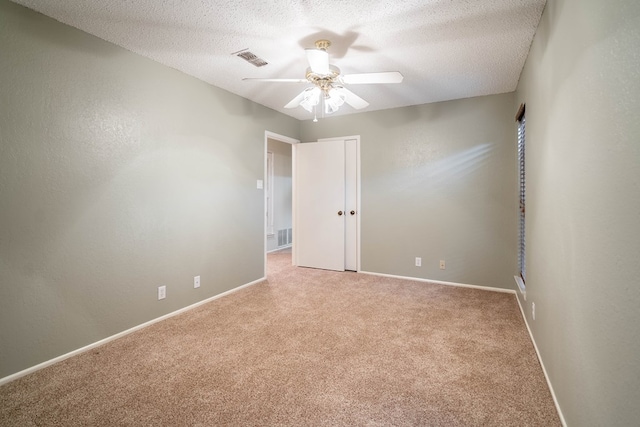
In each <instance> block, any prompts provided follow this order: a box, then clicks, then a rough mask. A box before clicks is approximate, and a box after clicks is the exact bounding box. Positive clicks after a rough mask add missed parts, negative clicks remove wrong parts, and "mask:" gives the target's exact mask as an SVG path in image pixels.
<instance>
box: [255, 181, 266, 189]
mask: <svg viewBox="0 0 640 427" xmlns="http://www.w3.org/2000/svg"><path fill="white" fill-rule="evenodd" d="M256 187H257V188H258V190H262V189H263V188H264V183H263V181H262V180H261V179H259V180H258V182H257V184H256Z"/></svg>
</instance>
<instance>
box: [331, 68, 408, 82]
mask: <svg viewBox="0 0 640 427" xmlns="http://www.w3.org/2000/svg"><path fill="white" fill-rule="evenodd" d="M403 78H404V77H403V76H402V74H400V72H399V71H387V72H384V73H362V74H345V75H344V76H342V81H343V82H344V83H346V84H350V85H357V84H371V83H400V82H402V79H403Z"/></svg>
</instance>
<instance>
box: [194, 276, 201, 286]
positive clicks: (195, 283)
mask: <svg viewBox="0 0 640 427" xmlns="http://www.w3.org/2000/svg"><path fill="white" fill-rule="evenodd" d="M193 287H194V288H199V287H200V276H195V277H194V278H193Z"/></svg>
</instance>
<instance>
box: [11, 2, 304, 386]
mask: <svg viewBox="0 0 640 427" xmlns="http://www.w3.org/2000/svg"><path fill="white" fill-rule="evenodd" d="M0 52H1V54H0V57H1V59H0V91H1V96H0V171H1V174H0V225H1V227H0V378H2V377H4V376H7V375H9V374H12V373H14V372H16V371H19V370H21V369H24V368H27V367H31V366H33V365H35V364H37V363H40V362H43V361H46V360H48V359H51V358H53V357H55V356H58V355H61V354H64V353H66V352H69V351H71V350H74V349H77V348H79V347H82V346H84V345H87V344H90V343H93V342H95V341H98V340H100V339H102V338H105V337H108V336H110V335H112V334H115V333H117V332H120V331H123V330H125V329H127V328H130V327H132V326H135V325H138V324H141V323H143V322H145V321H148V320H150V319H153V318H156V317H158V316H161V315H163V314H166V313H169V312H171V311H174V310H176V309H179V308H182V307H185V306H187V305H189V304H192V303H195V302H197V301H200V300H203V299H205V298H207V297H211V296H213V295H216V294H219V293H221V292H223V291H226V290H228V289H231V288H234V287H237V286H239V285H243V284H245V283H248V282H251V281H253V280H256V279H259V278H261V277H262V276H263V271H264V264H263V263H264V261H263V260H264V235H263V221H264V220H263V218H264V216H263V212H264V211H263V206H264V204H263V200H264V199H263V192H262V191H260V190H257V189H256V180H257V179H262V177H263V173H264V172H263V162H264V155H263V153H264V132H265V130H270V131H273V132H277V133H279V134H283V135H288V136H291V137H297V133H298V128H299V125H298V121H296V120H294V119H292V118H289V117H286V116H284V115H281V114H279V113H276V112H274V111H273V110H270V109H267V108H264V107H262V106H259V105H257V104H255V103H252V102H250V101H247V100H245V99H242V98H240V97H237V96H235V95H232V94H230V93H228V92H225V91H223V90H220V89H217V88H214V87H211V86H210V85H207V84H205V83H203V82H201V81H199V80H196V79H194V78H192V77H188V76H186V75H184V74H182V73H180V72H178V71H175V70H172V69H170V68H167V67H164V66H161V65H159V64H157V63H154V62H152V61H150V60H147V59H144V58H142V57H140V56H137V55H135V54H132V53H130V52H128V51H126V50H124V49H121V48H119V47H116V46H114V45H112V44H109V43H107V42H104V41H102V40H100V39H97V38H95V37H93V36H90V35H87V34H86V33H83V32H81V31H78V30H76V29H73V28H71V27H68V26H65V25H62V24H60V23H58V22H56V21H54V20H52V19H49V18H46V17H44V16H42V15H39V14H36V13H34V12H31V11H29V10H27V9H25V8H22V7H20V6H17V5H15V4H13V3H9V2H7V1H6V0H0ZM239 260H242V261H241V262H242V267H241V268H240V267H239V265H238V264H239ZM195 275H201V277H202V287H201V288H200V289H193V276H195ZM160 285H166V286H167V299H166V300H163V301H158V300H157V294H156V290H157V287H158V286H160Z"/></svg>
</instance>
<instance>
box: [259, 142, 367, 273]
mask: <svg viewBox="0 0 640 427" xmlns="http://www.w3.org/2000/svg"><path fill="white" fill-rule="evenodd" d="M349 139H355V140H356V213H357V214H356V271H360V270H361V263H360V260H361V258H360V246H361V245H360V242H361V236H362V234H361V233H360V230H361V217H362V204H361V197H360V191H361V182H362V179H361V173H360V172H361V169H360V135H350V136H341V137H332V138H319V139H318V141H317V142H324V141H346V140H349ZM298 142H299V141H298ZM292 149H293V150H292V153H291V154H292V156H291V157H292V161H293V165H292V169H291V174H292V175H293V176H292V187H293V210H292V212H291V215H292V217H291V220H292V224H293V241H292V246H293V247H292V250H291V253H292V262H293V265H297V263H296V248H297V247H298V245H297V233H296V228H297V226H296V224H297V213H296V200H295V197H296V147H295V145H294V146H293V147H292ZM265 155H266V154H265ZM265 224H266V215H265Z"/></svg>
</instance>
